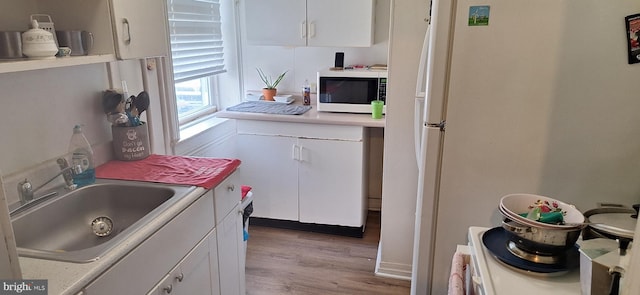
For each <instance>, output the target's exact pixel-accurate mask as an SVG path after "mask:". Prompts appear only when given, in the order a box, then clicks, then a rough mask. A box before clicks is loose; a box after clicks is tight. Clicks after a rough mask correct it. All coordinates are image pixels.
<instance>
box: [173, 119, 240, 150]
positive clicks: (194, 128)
mask: <svg viewBox="0 0 640 295" xmlns="http://www.w3.org/2000/svg"><path fill="white" fill-rule="evenodd" d="M227 120H228V119H224V118H217V117H215V116H214V115H209V116H206V117H204V118H202V119H199V120H196V121H193V122H190V123H188V124H185V126H180V140H179V141H178V144H180V143H181V142H183V141H185V140H189V139H190V138H192V137H194V136H198V135H199V134H201V133H203V132H207V130H210V129H211V128H215V127H216V126H218V125H220V124H223V123H224V122H225V121H227Z"/></svg>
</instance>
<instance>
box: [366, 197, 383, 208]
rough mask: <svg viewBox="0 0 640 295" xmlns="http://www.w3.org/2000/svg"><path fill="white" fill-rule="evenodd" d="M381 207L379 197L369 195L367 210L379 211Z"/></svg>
mask: <svg viewBox="0 0 640 295" xmlns="http://www.w3.org/2000/svg"><path fill="white" fill-rule="evenodd" d="M381 208H382V199H380V197H371V196H369V211H380V210H381Z"/></svg>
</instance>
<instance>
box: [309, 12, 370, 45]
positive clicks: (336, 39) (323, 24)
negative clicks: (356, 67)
mask: <svg viewBox="0 0 640 295" xmlns="http://www.w3.org/2000/svg"><path fill="white" fill-rule="evenodd" d="M373 15H374V3H373V0H307V31H308V33H307V34H308V36H309V37H308V39H307V40H308V41H307V45H308V46H331V47H368V46H371V45H373Z"/></svg>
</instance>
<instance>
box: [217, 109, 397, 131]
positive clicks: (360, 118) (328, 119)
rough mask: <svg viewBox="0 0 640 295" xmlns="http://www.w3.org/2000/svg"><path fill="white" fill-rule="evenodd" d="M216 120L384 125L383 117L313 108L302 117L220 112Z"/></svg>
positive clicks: (364, 125)
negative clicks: (376, 117) (319, 110)
mask: <svg viewBox="0 0 640 295" xmlns="http://www.w3.org/2000/svg"><path fill="white" fill-rule="evenodd" d="M314 107H315V106H314ZM215 116H216V117H217V118H226V119H237V120H258V121H275V122H290V123H308V124H329V125H348V126H363V127H377V128H384V127H385V124H386V120H385V117H383V118H382V119H372V118H371V115H370V114H352V113H331V112H318V111H317V110H316V109H315V108H312V109H311V110H309V111H307V112H306V113H304V114H302V115H275V114H263V113H244V112H234V111H226V110H225V111H220V112H217V113H215Z"/></svg>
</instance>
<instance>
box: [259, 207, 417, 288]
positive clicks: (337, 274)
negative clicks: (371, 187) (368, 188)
mask: <svg viewBox="0 0 640 295" xmlns="http://www.w3.org/2000/svg"><path fill="white" fill-rule="evenodd" d="M379 239H380V214H379V213H378V212H369V218H368V220H367V226H366V230H365V234H364V237H363V238H351V237H343V236H335V235H327V234H319V233H311V232H303V231H296V230H287V229H278V228H269V227H260V226H252V225H249V240H248V244H247V262H246V263H247V264H246V277H247V294H249V295H275V294H278V295H280V294H301V295H307V294H308V295H315V294H318V295H321V294H322V295H325V294H328V295H331V294H389V295H396V294H397V295H400V294H409V291H410V286H411V283H410V282H409V281H404V280H398V279H391V278H384V277H378V276H375V275H374V269H375V262H376V255H377V248H378V241H379Z"/></svg>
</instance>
